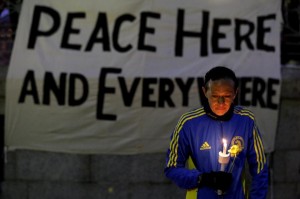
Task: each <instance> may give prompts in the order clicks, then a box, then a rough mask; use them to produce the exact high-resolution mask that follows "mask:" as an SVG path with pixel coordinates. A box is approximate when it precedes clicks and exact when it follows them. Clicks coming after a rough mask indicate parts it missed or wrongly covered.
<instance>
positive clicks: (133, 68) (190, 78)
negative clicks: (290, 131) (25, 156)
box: [5, 0, 281, 154]
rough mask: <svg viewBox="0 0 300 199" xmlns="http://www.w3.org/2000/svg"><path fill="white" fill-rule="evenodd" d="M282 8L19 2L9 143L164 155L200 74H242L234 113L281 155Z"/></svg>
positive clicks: (271, 4) (136, 1) (135, 1)
mask: <svg viewBox="0 0 300 199" xmlns="http://www.w3.org/2000/svg"><path fill="white" fill-rule="evenodd" d="M280 24H281V1H280V0H257V1H241V0H226V1H222V0H209V1H208V0H207V1H196V0H194V1H190V0H189V1H184V2H183V1H173V0H172V1H171V0H147V1H142V0H127V1H119V0H110V1H102V0H100V1H99V0H90V1H81V0H72V1H69V0H68V1H67V0H49V1H40V0H24V2H23V5H22V10H21V16H20V19H19V24H18V30H17V37H16V40H15V43H14V49H13V54H12V58H11V62H10V66H9V71H8V76H7V84H6V85H7V87H6V112H5V115H6V123H5V134H6V135H5V137H6V138H5V142H6V145H7V146H8V147H9V148H11V149H15V148H21V149H36V150H48V151H59V152H71V153H91V154H92V153H98V154H101V153H102V154H104V153H106V154H136V153H154V152H165V151H166V149H167V147H168V144H169V138H170V135H171V132H172V130H173V128H174V126H175V124H176V122H177V119H178V118H179V116H180V115H181V114H182V113H184V112H186V111H188V110H191V109H193V108H196V107H199V106H201V98H202V96H201V95H200V90H201V86H202V81H203V76H204V74H205V73H206V72H207V71H208V70H209V69H210V68H212V67H214V66H218V65H222V66H227V67H229V68H231V69H233V70H234V71H235V72H236V74H237V76H238V77H240V89H241V92H240V95H239V104H241V105H244V106H248V107H249V108H250V109H251V110H253V112H254V113H255V115H256V119H257V122H258V124H259V127H260V130H261V133H262V134H263V139H264V142H265V146H266V150H267V151H268V152H270V151H272V150H274V141H275V134H276V128H277V116H278V109H279V98H280V81H281V75H280Z"/></svg>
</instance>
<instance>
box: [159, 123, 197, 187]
mask: <svg viewBox="0 0 300 199" xmlns="http://www.w3.org/2000/svg"><path fill="white" fill-rule="evenodd" d="M189 155H190V148H189V142H188V139H187V138H186V130H185V129H184V127H181V125H177V127H176V128H175V130H174V132H173V134H172V136H171V141H170V146H169V149H168V152H167V157H166V166H165V169H164V173H165V175H166V177H167V178H169V179H170V180H171V181H173V182H174V183H175V184H176V185H177V186H179V187H180V188H183V189H193V188H196V187H197V186H198V176H199V175H200V172H199V171H198V170H196V169H193V170H190V169H188V168H186V167H185V166H186V161H187V159H188V157H189Z"/></svg>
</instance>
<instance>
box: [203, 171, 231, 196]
mask: <svg viewBox="0 0 300 199" xmlns="http://www.w3.org/2000/svg"><path fill="white" fill-rule="evenodd" d="M231 183H232V174H231V173H227V172H224V171H217V172H210V173H203V174H201V175H200V176H199V188H201V187H204V186H207V187H210V188H213V189H214V190H221V191H222V192H223V193H224V192H226V191H227V190H228V189H229V187H230V185H231Z"/></svg>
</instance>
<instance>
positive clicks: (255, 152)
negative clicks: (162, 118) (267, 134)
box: [165, 106, 268, 199]
mask: <svg viewBox="0 0 300 199" xmlns="http://www.w3.org/2000/svg"><path fill="white" fill-rule="evenodd" d="M223 138H225V139H226V140H227V141H228V149H229V148H230V147H231V146H232V145H233V144H236V145H239V146H240V147H242V148H243V150H242V151H241V152H240V153H239V154H238V155H237V157H236V159H235V161H234V163H233V159H234V158H233V157H231V158H230V162H229V163H228V164H227V166H226V168H225V171H227V172H228V171H229V168H230V166H232V165H234V167H233V170H232V175H233V183H232V185H231V187H230V189H229V190H228V191H227V193H226V194H225V195H224V196H223V198H224V199H243V198H246V196H245V193H244V189H243V183H242V181H243V179H242V176H243V175H242V174H243V169H244V166H245V161H248V165H249V170H250V174H251V176H252V184H251V190H250V198H251V199H262V198H266V195H267V188H268V169H267V164H266V157H265V154H264V149H263V143H262V140H261V136H260V132H259V130H258V128H257V126H256V123H255V118H254V115H253V113H252V112H250V111H249V110H248V109H245V108H244V107H241V106H235V107H234V109H233V114H232V116H231V118H230V120H227V121H220V120H216V119H214V118H212V117H210V116H209V115H208V114H207V113H206V111H205V109H204V108H199V109H196V110H193V111H190V112H187V113H186V114H184V115H182V116H181V118H180V119H179V121H178V123H177V126H176V127H175V130H174V132H173V134H172V137H171V142H170V147H169V149H168V153H167V158H166V167H165V175H166V176H167V177H168V178H169V179H171V180H172V181H173V182H174V183H176V184H177V185H178V186H179V187H181V188H184V189H187V190H191V189H195V188H196V189H198V188H197V186H198V176H199V175H200V174H202V173H204V172H211V171H219V170H220V167H221V165H220V163H219V162H218V154H219V151H222V149H223V143H222V139H223ZM189 158H191V160H192V163H193V164H194V167H195V169H188V168H186V163H187V160H188V159H189ZM195 198H197V199H214V198H215V199H218V198H219V196H218V195H217V193H216V191H215V190H213V189H211V188H208V187H203V188H200V189H198V190H197V192H196V197H195Z"/></svg>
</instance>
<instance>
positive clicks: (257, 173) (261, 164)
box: [248, 122, 268, 199]
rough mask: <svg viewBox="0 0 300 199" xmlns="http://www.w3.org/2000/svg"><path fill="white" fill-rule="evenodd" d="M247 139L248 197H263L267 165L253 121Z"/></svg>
mask: <svg viewBox="0 0 300 199" xmlns="http://www.w3.org/2000/svg"><path fill="white" fill-rule="evenodd" d="M249 141H250V142H249V150H248V151H249V152H248V164H249V169H250V174H251V176H252V183H251V190H250V199H265V198H267V193H268V166H267V161H266V156H265V151H264V147H263V142H262V139H261V135H260V132H259V130H258V128H257V126H256V124H255V122H254V125H253V128H252V134H251V136H250V139H249Z"/></svg>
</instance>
